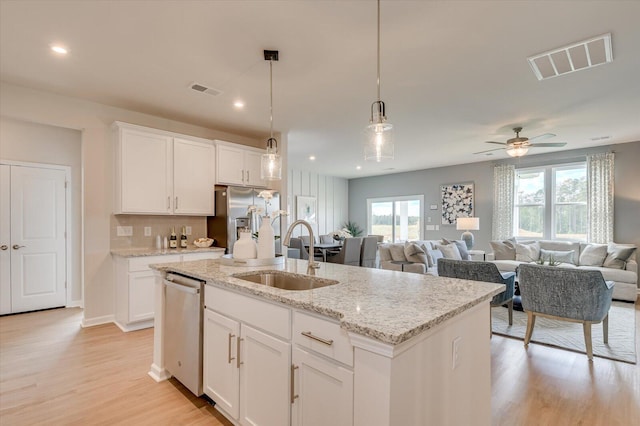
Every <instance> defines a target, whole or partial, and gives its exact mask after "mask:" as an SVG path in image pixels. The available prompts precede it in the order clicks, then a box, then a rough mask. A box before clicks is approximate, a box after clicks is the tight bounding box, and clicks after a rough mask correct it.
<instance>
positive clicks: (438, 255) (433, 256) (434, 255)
mask: <svg viewBox="0 0 640 426" xmlns="http://www.w3.org/2000/svg"><path fill="white" fill-rule="evenodd" d="M429 254H430V255H431V259H433V266H436V267H437V266H438V259H442V258H443V257H444V254H442V252H441V251H440V250H438V249H433V250H431V252H429Z"/></svg>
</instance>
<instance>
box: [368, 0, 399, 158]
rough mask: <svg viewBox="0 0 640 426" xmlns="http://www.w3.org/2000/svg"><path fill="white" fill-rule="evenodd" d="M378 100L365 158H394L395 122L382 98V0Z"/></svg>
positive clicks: (369, 130) (369, 131) (369, 128)
mask: <svg viewBox="0 0 640 426" xmlns="http://www.w3.org/2000/svg"><path fill="white" fill-rule="evenodd" d="M377 83H378V100H377V101H375V102H374V103H372V104H371V118H370V120H369V125H368V126H367V128H366V129H365V133H366V141H365V145H364V159H365V160H367V161H377V162H380V161H382V160H393V133H392V130H393V124H391V123H388V122H387V116H386V114H385V106H384V102H382V100H380V0H378V80H377Z"/></svg>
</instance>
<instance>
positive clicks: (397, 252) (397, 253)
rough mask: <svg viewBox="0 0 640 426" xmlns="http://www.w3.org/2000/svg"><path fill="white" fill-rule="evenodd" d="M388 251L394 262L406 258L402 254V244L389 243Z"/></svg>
mask: <svg viewBox="0 0 640 426" xmlns="http://www.w3.org/2000/svg"><path fill="white" fill-rule="evenodd" d="M389 252H390V253H391V259H393V261H394V262H401V261H403V260H407V258H406V257H405V256H404V246H402V245H400V244H391V245H390V246H389Z"/></svg>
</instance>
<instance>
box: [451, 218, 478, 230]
mask: <svg viewBox="0 0 640 426" xmlns="http://www.w3.org/2000/svg"><path fill="white" fill-rule="evenodd" d="M456 229H457V230H458V231H460V230H462V231H477V230H478V229H480V218H479V217H459V218H457V219H456Z"/></svg>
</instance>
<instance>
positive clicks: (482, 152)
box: [474, 148, 504, 154]
mask: <svg viewBox="0 0 640 426" xmlns="http://www.w3.org/2000/svg"><path fill="white" fill-rule="evenodd" d="M501 149H504V148H493V149H487V150H486V151H478V152H474V154H484V153H485V152H491V151H500V150H501Z"/></svg>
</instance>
